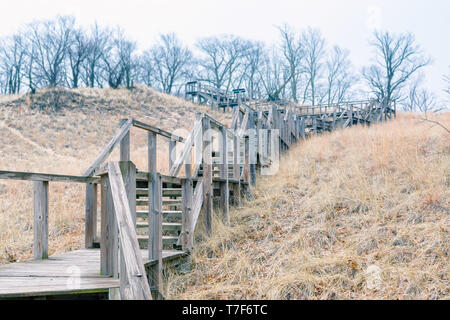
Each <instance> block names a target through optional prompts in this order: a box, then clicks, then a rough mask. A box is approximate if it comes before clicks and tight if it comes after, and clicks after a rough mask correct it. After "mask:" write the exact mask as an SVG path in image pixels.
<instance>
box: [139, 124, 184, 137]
mask: <svg viewBox="0 0 450 320" xmlns="http://www.w3.org/2000/svg"><path fill="white" fill-rule="evenodd" d="M133 126H135V127H136V128H140V129H144V130H147V131H149V132H152V133H154V134H159V135H161V136H163V137H166V138H169V139H171V140H174V141H178V142H183V141H184V139H183V138H182V137H179V136H176V135H174V134H172V133H170V132H168V131H165V130H163V129H160V128H157V127H154V126H152V125H149V124H146V123H143V122H140V121H137V120H133Z"/></svg>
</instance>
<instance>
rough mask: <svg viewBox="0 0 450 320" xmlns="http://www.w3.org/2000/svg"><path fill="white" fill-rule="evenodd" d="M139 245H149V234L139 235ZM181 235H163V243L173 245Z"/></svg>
mask: <svg viewBox="0 0 450 320" xmlns="http://www.w3.org/2000/svg"><path fill="white" fill-rule="evenodd" d="M137 238H138V241H139V245H140V246H143V247H145V248H146V247H147V245H148V236H147V235H138V236H137ZM178 238H179V236H162V242H163V245H166V246H171V247H173V245H175V244H176V243H177V241H178Z"/></svg>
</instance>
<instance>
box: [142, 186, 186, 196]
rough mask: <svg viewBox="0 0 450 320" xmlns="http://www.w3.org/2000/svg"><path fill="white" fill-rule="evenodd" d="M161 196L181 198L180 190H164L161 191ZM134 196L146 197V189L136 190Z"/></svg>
mask: <svg viewBox="0 0 450 320" xmlns="http://www.w3.org/2000/svg"><path fill="white" fill-rule="evenodd" d="M162 192H163V196H167V197H168V196H172V197H174V196H175V197H176V196H181V189H180V188H164V189H163V191H162ZM136 195H137V196H146V197H148V189H147V188H137V189H136Z"/></svg>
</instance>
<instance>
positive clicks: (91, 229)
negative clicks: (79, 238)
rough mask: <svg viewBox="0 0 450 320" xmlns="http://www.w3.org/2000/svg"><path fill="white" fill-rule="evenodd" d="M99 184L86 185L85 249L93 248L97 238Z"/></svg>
mask: <svg viewBox="0 0 450 320" xmlns="http://www.w3.org/2000/svg"><path fill="white" fill-rule="evenodd" d="M97 194H98V192H97V184H95V183H87V184H86V203H85V233H84V246H85V248H93V247H94V242H95V240H96V237H97Z"/></svg>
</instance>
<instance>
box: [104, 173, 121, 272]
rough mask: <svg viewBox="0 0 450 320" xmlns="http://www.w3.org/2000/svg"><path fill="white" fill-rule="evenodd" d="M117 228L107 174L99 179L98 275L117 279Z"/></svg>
mask: <svg viewBox="0 0 450 320" xmlns="http://www.w3.org/2000/svg"><path fill="white" fill-rule="evenodd" d="M118 249H119V243H118V227H117V223H116V219H115V216H114V203H113V198H112V193H111V186H110V182H109V177H108V174H107V173H106V174H103V175H102V179H101V235H100V274H101V275H105V276H113V277H117V276H118V274H119V270H118Z"/></svg>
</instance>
